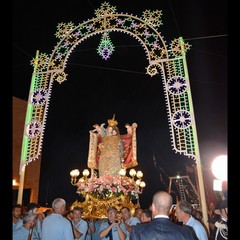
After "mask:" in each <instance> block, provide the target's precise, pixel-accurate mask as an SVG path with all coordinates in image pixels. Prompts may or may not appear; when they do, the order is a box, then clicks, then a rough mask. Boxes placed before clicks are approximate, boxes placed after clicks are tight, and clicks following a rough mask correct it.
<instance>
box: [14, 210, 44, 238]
mask: <svg viewBox="0 0 240 240" xmlns="http://www.w3.org/2000/svg"><path fill="white" fill-rule="evenodd" d="M36 220H37V215H36V214H34V213H33V212H26V213H25V214H24V215H23V225H22V226H21V227H20V228H18V229H16V230H15V231H14V232H13V240H40V239H41V237H40V236H39V234H38V232H37V229H36Z"/></svg>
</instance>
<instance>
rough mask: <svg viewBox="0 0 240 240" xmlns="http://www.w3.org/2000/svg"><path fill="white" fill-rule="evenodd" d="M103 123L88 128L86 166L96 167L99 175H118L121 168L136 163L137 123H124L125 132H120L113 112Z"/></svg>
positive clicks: (132, 165)
mask: <svg viewBox="0 0 240 240" xmlns="http://www.w3.org/2000/svg"><path fill="white" fill-rule="evenodd" d="M104 125H105V123H102V124H101V125H99V124H94V125H93V127H94V129H93V130H90V131H89V133H90V140H89V153H88V167H89V168H91V169H96V170H98V172H99V176H118V175H119V171H120V169H121V168H125V169H126V168H130V167H135V166H137V165H138V162H137V154H136V152H137V149H136V148H137V146H136V128H137V124H136V123H133V124H132V125H130V124H128V123H127V124H125V127H126V134H122V135H121V134H120V131H119V128H118V127H117V125H118V122H117V120H116V119H115V114H114V115H113V118H112V119H108V126H107V128H105V127H104Z"/></svg>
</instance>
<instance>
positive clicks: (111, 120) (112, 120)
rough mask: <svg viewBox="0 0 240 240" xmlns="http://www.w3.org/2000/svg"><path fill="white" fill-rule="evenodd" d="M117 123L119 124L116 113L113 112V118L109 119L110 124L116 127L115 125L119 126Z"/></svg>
mask: <svg viewBox="0 0 240 240" xmlns="http://www.w3.org/2000/svg"><path fill="white" fill-rule="evenodd" d="M117 125H118V122H117V120H115V114H113V118H112V119H108V126H110V127H114V126H117Z"/></svg>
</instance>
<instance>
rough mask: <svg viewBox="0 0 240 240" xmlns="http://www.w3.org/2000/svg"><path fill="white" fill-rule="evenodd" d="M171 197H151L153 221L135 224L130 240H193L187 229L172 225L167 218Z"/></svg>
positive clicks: (160, 194) (160, 193) (162, 193)
mask: <svg viewBox="0 0 240 240" xmlns="http://www.w3.org/2000/svg"><path fill="white" fill-rule="evenodd" d="M172 201H173V200H172V196H171V195H170V194H169V193H167V192H165V191H159V192H156V193H155V194H154V196H153V202H152V215H153V220H152V221H151V222H149V223H146V224H137V225H136V226H133V227H132V231H131V233H130V240H158V239H171V240H194V237H193V235H192V232H191V230H190V229H189V228H187V227H183V226H180V225H177V224H175V223H173V222H172V221H171V220H170V219H169V217H168V214H169V211H170V209H171V207H172Z"/></svg>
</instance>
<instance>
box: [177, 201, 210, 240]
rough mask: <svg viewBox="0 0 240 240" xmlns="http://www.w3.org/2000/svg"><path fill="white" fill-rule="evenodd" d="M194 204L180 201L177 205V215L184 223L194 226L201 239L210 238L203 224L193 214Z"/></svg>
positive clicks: (206, 239)
mask: <svg viewBox="0 0 240 240" xmlns="http://www.w3.org/2000/svg"><path fill="white" fill-rule="evenodd" d="M191 214H192V205H191V204H190V203H188V202H186V201H179V202H178V203H177V206H176V211H175V215H176V217H177V219H178V221H179V222H182V223H183V225H186V226H190V227H192V228H193V230H194V232H195V233H196V236H197V238H198V239H199V240H208V235H207V232H206V230H205V228H204V226H203V224H202V223H201V222H200V221H198V220H197V219H196V218H194V217H193V216H192V215H191Z"/></svg>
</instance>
